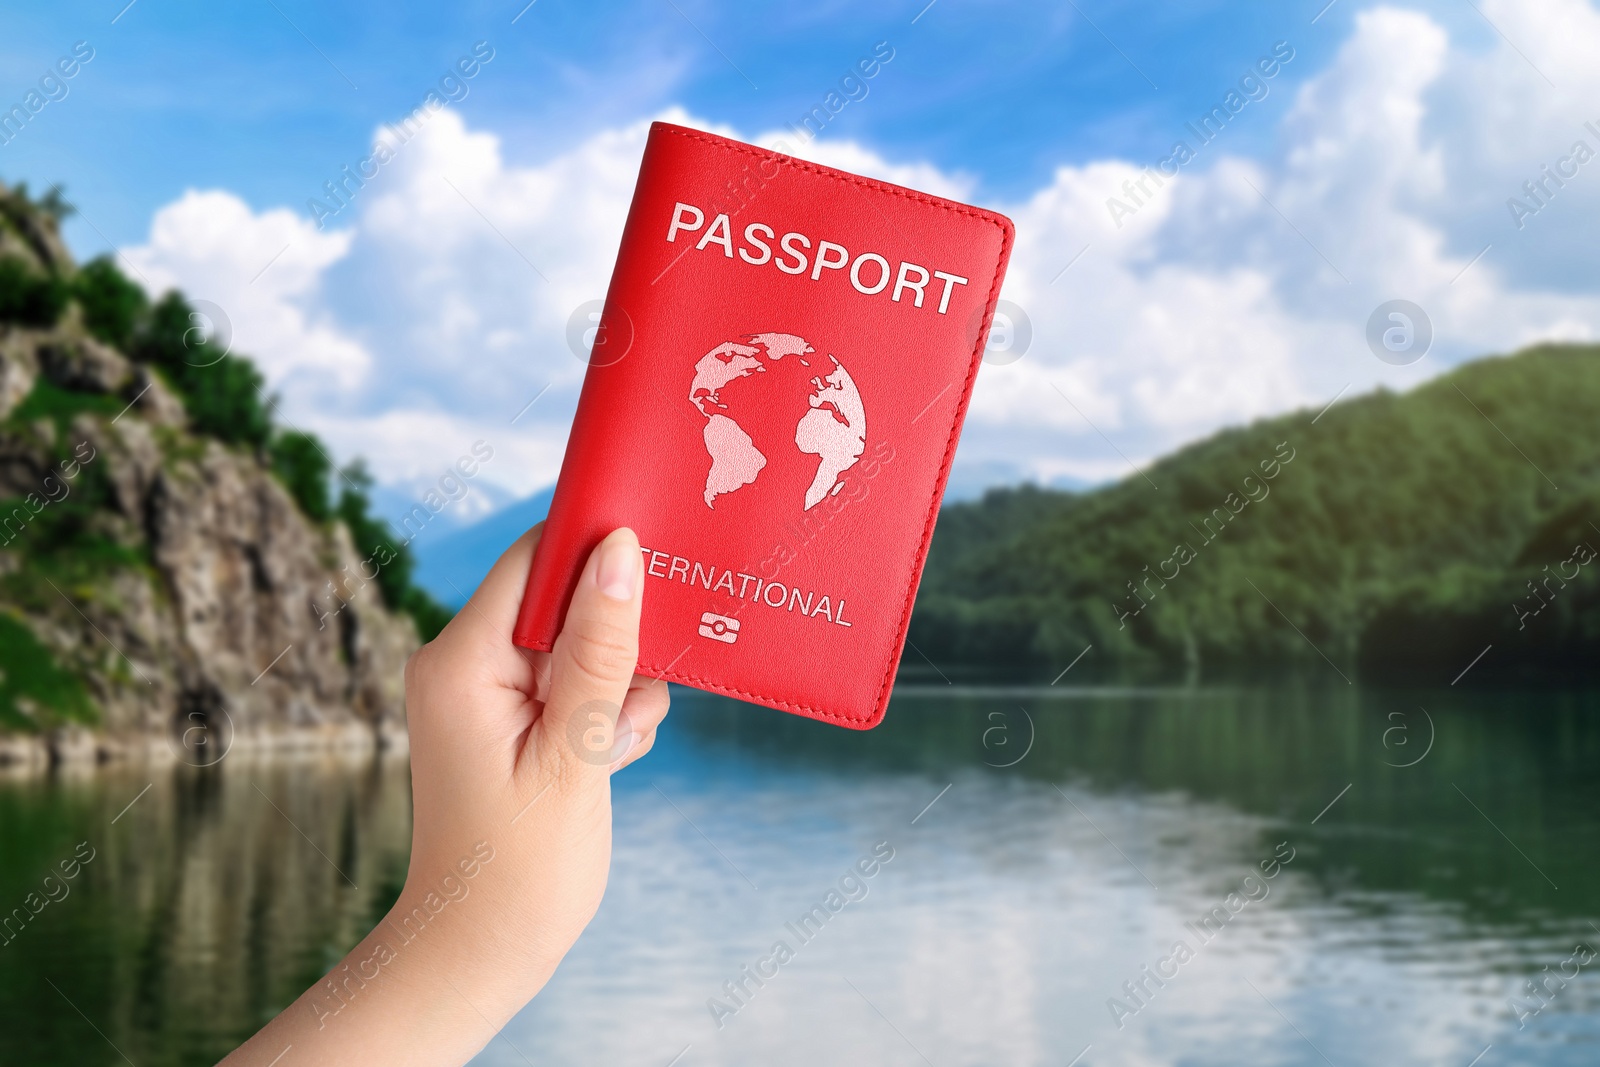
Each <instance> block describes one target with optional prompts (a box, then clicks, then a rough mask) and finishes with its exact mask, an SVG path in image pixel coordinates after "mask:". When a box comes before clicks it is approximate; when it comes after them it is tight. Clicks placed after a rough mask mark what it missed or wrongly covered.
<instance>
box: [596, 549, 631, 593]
mask: <svg viewBox="0 0 1600 1067" xmlns="http://www.w3.org/2000/svg"><path fill="white" fill-rule="evenodd" d="M629 540H630V539H629V538H624V537H611V538H607V539H606V540H605V542H604V543H602V544H601V546H600V567H599V573H598V574H597V575H596V579H597V580H598V581H599V583H600V592H602V593H604V594H605V595H606V596H608V597H610V598H611V599H612V600H632V599H633V594H634V590H635V589H636V588H638V584H639V550H638V549H637V548H634V547H633V546H632V545H631V544H629Z"/></svg>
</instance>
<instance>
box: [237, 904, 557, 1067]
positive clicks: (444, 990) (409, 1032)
mask: <svg viewBox="0 0 1600 1067" xmlns="http://www.w3.org/2000/svg"><path fill="white" fill-rule="evenodd" d="M487 896H489V894H485V893H478V894H468V895H467V896H466V897H465V898H463V899H460V900H455V901H452V900H449V899H448V898H445V897H442V896H440V895H439V894H438V893H437V892H436V891H434V890H432V889H426V888H420V889H415V890H413V889H411V888H410V887H409V886H408V888H407V890H406V891H405V892H404V893H402V894H401V897H400V900H399V901H398V902H396V904H395V906H394V908H393V909H392V910H391V911H390V912H389V914H388V915H386V916H385V917H384V919H383V921H381V922H380V923H379V924H378V925H377V926H376V927H375V928H374V929H373V930H372V932H371V933H369V934H368V935H367V936H366V937H365V938H363V939H362V941H361V943H360V944H358V945H357V946H356V947H355V948H354V949H352V950H351V951H350V954H349V955H347V956H345V958H344V959H343V960H341V961H340V963H339V964H338V965H337V966H335V967H334V968H333V969H332V970H330V971H329V972H328V974H327V975H326V976H325V977H324V978H323V979H322V980H321V981H319V982H317V983H316V984H315V985H313V986H312V987H311V988H310V989H308V990H306V991H305V992H304V993H303V994H301V996H300V997H299V998H298V999H297V1000H296V1001H295V1002H294V1003H293V1004H291V1005H290V1006H289V1007H288V1008H286V1009H285V1010H284V1011H283V1012H282V1013H280V1014H279V1015H278V1017H277V1018H276V1019H274V1020H273V1021H272V1022H271V1023H269V1024H268V1025H267V1026H266V1027H265V1028H264V1029H262V1030H261V1032H260V1033H258V1034H256V1036H255V1037H254V1038H252V1039H251V1040H250V1041H249V1042H247V1043H246V1044H245V1045H243V1046H241V1047H240V1048H239V1049H237V1050H236V1051H235V1052H234V1053H233V1054H232V1055H230V1056H229V1057H228V1058H227V1059H226V1060H224V1061H223V1062H224V1063H225V1064H227V1065H229V1067H244V1065H251V1067H265V1065H267V1064H272V1063H274V1061H275V1059H276V1058H277V1057H278V1056H280V1055H282V1054H283V1052H284V1051H285V1050H286V1049H288V1048H290V1047H291V1046H292V1047H293V1053H292V1056H288V1057H284V1059H283V1061H282V1063H283V1064H285V1065H287V1064H288V1063H290V1062H293V1063H294V1064H323V1063H327V1064H334V1063H338V1064H350V1063H385V1064H417V1065H427V1067H441V1065H446V1064H461V1063H465V1062H467V1061H468V1060H469V1059H471V1058H472V1056H473V1055H474V1054H475V1053H477V1052H478V1050H479V1049H481V1048H482V1047H483V1046H484V1045H485V1044H487V1043H488V1041H489V1040H490V1039H491V1038H492V1037H493V1036H494V1035H495V1034H496V1033H497V1032H498V1031H499V1029H500V1027H502V1026H503V1025H505V1023H506V1022H507V1021H508V1020H509V1019H510V1018H511V1016H512V1015H514V1014H516V1012H517V1010H518V1009H520V1008H521V1007H522V1006H523V1004H525V1003H526V1002H527V1000H528V999H529V998H531V997H532V996H533V995H534V994H535V993H537V992H538V990H539V989H540V988H542V987H543V985H544V983H545V982H546V981H548V979H549V976H550V974H551V973H552V972H553V971H554V969H555V965H556V962H558V961H559V956H556V958H555V959H550V960H548V961H541V960H534V961H530V960H529V959H528V957H527V954H526V949H525V948H519V950H518V951H517V952H515V953H514V954H512V953H508V952H507V951H506V946H504V945H496V944H493V943H490V942H487V941H486V940H485V938H484V934H483V931H485V930H487V929H490V926H489V925H488V924H486V923H483V922H481V921H480V920H479V917H478V916H477V915H475V914H474V913H475V912H476V911H478V910H479V907H480V906H481V904H483V903H488V901H487V899H486V898H487ZM441 903H442V905H443V906H442V907H441V906H440V905H441ZM432 909H437V910H432Z"/></svg>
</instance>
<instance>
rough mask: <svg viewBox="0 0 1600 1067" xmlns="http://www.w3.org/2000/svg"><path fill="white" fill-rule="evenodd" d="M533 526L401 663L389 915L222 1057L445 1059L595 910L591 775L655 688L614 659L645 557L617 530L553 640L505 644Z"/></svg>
mask: <svg viewBox="0 0 1600 1067" xmlns="http://www.w3.org/2000/svg"><path fill="white" fill-rule="evenodd" d="M539 533H540V528H539V527H537V526H536V527H534V528H533V529H532V530H530V531H529V532H528V533H527V534H525V535H524V536H523V537H522V538H521V539H520V540H518V541H517V543H516V544H514V545H513V546H512V547H511V548H510V549H509V550H508V551H507V552H506V554H505V555H504V556H502V557H501V558H500V561H499V562H498V563H496V564H495V567H494V569H493V570H492V571H491V572H490V574H489V577H488V578H486V579H485V580H484V582H483V584H482V585H481V586H480V587H479V588H478V591H477V592H476V593H475V594H474V595H473V597H472V600H471V601H469V602H468V604H467V606H466V607H464V608H462V609H461V611H460V612H459V613H457V615H456V617H455V619H454V620H452V621H451V623H450V625H449V626H447V627H446V628H445V630H444V632H443V633H441V634H440V635H439V637H438V638H437V639H436V640H434V641H433V642H431V643H429V644H428V645H426V646H425V647H423V648H422V649H421V650H419V651H418V652H417V653H416V654H415V655H413V656H412V658H411V661H410V662H409V663H408V664H407V665H406V716H407V720H408V724H409V729H410V735H411V775H412V804H413V809H414V817H413V830H412V845H411V864H410V869H409V871H408V873H407V876H406V885H405V889H404V890H403V891H402V892H401V894H400V898H399V900H398V902H397V903H396V904H395V906H394V908H393V909H392V910H391V911H390V913H389V915H388V917H387V918H386V919H385V920H384V921H383V922H382V923H380V924H379V925H378V927H377V929H375V930H374V931H373V932H372V933H371V934H369V935H368V936H367V938H366V939H364V940H363V941H362V943H361V944H360V945H358V946H357V947H356V949H355V950H354V951H352V952H351V953H350V955H349V956H348V957H346V959H345V961H344V963H343V964H342V965H341V966H339V967H335V968H334V969H333V970H332V971H330V972H329V974H328V976H327V978H325V979H324V980H323V981H322V982H320V983H318V985H316V986H314V987H312V989H310V990H308V991H307V992H306V993H305V994H304V995H303V996H302V997H301V998H300V999H299V1000H298V1001H296V1003H295V1004H294V1005H292V1006H290V1008H288V1009H287V1010H286V1011H284V1012H283V1014H281V1015H280V1016H279V1017H278V1018H277V1019H275V1020H274V1021H273V1022H272V1023H271V1024H269V1025H268V1027H267V1028H266V1029H264V1030H263V1031H262V1032H261V1033H260V1034H257V1035H256V1037H254V1038H252V1039H251V1041H250V1042H248V1043H247V1044H246V1045H245V1046H243V1047H241V1048H240V1049H239V1050H237V1051H236V1052H235V1053H234V1054H233V1056H232V1057H230V1058H229V1061H228V1062H233V1063H254V1062H260V1063H263V1064H265V1063H268V1062H271V1060H272V1057H273V1056H276V1055H278V1054H279V1053H280V1052H281V1051H282V1050H283V1049H284V1046H285V1045H286V1044H291V1043H292V1044H293V1046H294V1047H295V1048H296V1050H297V1051H296V1056H295V1061H296V1062H297V1063H321V1062H328V1063H332V1062H335V1061H340V1062H351V1061H354V1062H373V1063H379V1062H381V1063H416V1064H430V1065H431V1064H456V1063H464V1062H465V1061H466V1060H467V1059H469V1058H470V1057H471V1056H472V1054H473V1053H474V1052H476V1051H477V1050H478V1049H479V1048H481V1047H482V1046H483V1045H484V1044H485V1043H486V1042H487V1041H488V1040H489V1039H490V1038H491V1037H492V1036H493V1035H494V1034H495V1033H496V1032H498V1030H499V1029H500V1027H501V1026H503V1025H504V1024H505V1022H506V1021H507V1020H508V1019H510V1017H511V1016H512V1015H513V1014H515V1013H516V1011H517V1010H518V1009H519V1008H521V1007H522V1006H523V1005H524V1004H525V1003H527V1001H528V1000H529V999H530V998H531V997H532V996H533V995H534V994H535V993H537V992H538V991H539V989H540V988H542V987H543V985H544V983H545V982H546V981H548V979H549V977H550V975H551V973H552V972H553V971H554V970H555V967H556V965H557V964H558V963H559V962H560V961H561V958H562V957H563V956H565V955H566V952H567V950H568V949H570V948H571V947H572V944H573V942H574V941H576V940H577V937H578V935H579V933H581V932H582V930H583V928H584V927H585V926H586V925H587V924H588V922H589V920H590V919H591V918H592V917H593V916H594V913H595V909H596V908H598V907H599V905H600V898H601V895H602V893H603V892H604V890H605V883H606V875H607V871H608V869H609V866H610V860H611V790H610V776H611V774H612V773H614V772H615V771H617V770H618V769H620V768H622V767H624V766H627V765H628V764H629V763H631V762H633V761H634V760H636V759H638V758H639V757H640V756H642V755H644V754H645V753H646V752H648V751H649V749H650V747H651V745H652V744H653V743H654V741H655V734H656V728H657V727H658V726H659V725H660V723H661V721H662V719H663V718H664V717H665V715H666V713H667V687H666V683H664V682H660V681H657V680H653V679H649V678H643V677H640V676H638V675H635V674H634V673H633V670H634V666H635V664H636V661H637V658H638V633H639V609H640V600H641V595H642V591H643V583H644V568H643V563H642V560H641V558H640V552H639V542H638V539H637V538H636V537H635V536H634V535H633V532H632V531H630V530H626V529H622V530H617V531H615V532H613V533H612V534H611V535H610V536H609V537H607V538H606V539H605V540H604V541H602V542H601V544H600V545H599V546H598V547H597V548H596V549H595V551H594V553H593V554H591V556H590V558H589V560H588V563H587V564H586V565H585V567H584V570H583V573H582V575H581V576H580V578H579V580H578V585H577V589H576V591H575V592H574V593H573V597H572V603H571V605H570V606H569V607H568V610H567V617H566V622H565V625H564V627H563V629H562V633H561V636H560V637H559V638H558V639H557V640H556V644H555V650H554V652H553V653H537V652H529V651H527V650H525V649H520V648H517V647H516V646H514V645H512V644H511V637H510V635H511V630H512V627H513V626H514V624H515V621H516V615H517V610H518V606H519V604H520V602H521V599H522V592H523V588H524V586H525V585H526V582H527V576H528V568H529V565H530V563H531V560H532V557H533V549H534V546H535V545H536V544H537V543H538V539H539Z"/></svg>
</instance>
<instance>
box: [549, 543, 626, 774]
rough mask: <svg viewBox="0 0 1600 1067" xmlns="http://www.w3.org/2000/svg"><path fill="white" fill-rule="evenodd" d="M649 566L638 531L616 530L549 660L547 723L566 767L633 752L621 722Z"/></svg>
mask: <svg viewBox="0 0 1600 1067" xmlns="http://www.w3.org/2000/svg"><path fill="white" fill-rule="evenodd" d="M643 586H644V563H643V561H642V560H641V559H640V558H639V539H638V537H636V536H635V535H634V533H633V531H632V530H629V529H627V528H625V527H624V528H623V529H620V530H614V531H612V533H611V534H610V535H609V536H608V537H606V539H605V540H603V541H601V542H600V544H599V545H597V546H596V547H595V550H594V551H593V552H592V553H590V554H589V560H588V562H587V563H586V564H585V565H584V568H583V573H582V574H581V575H580V576H579V578H578V585H577V588H576V589H574V590H573V593H572V603H571V604H570V605H569V606H568V607H567V618H566V622H565V624H564V625H563V626H562V629H561V636H559V637H557V638H556V642H555V647H554V649H553V651H552V652H551V657H550V695H549V697H548V698H547V699H546V701H545V706H544V714H543V715H542V716H541V719H540V722H541V725H542V728H543V730H544V737H545V741H546V743H547V745H548V747H549V748H551V749H554V750H555V751H556V752H557V753H558V758H559V759H561V760H562V761H563V762H564V763H570V762H577V763H579V764H588V765H589V766H593V767H601V768H604V767H609V766H610V765H611V764H612V763H614V762H615V761H616V760H617V759H620V758H621V757H622V756H624V755H626V754H627V749H628V747H629V745H631V743H632V740H633V739H632V738H631V737H617V736H616V726H617V720H618V717H619V716H620V714H621V712H622V701H623V698H624V697H625V696H627V694H628V685H629V683H630V682H631V681H632V679H633V669H634V667H635V665H636V664H637V662H638V659H639V605H640V601H641V598H642V593H643Z"/></svg>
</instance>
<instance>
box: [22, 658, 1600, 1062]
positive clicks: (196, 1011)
mask: <svg viewBox="0 0 1600 1067" xmlns="http://www.w3.org/2000/svg"><path fill="white" fill-rule="evenodd" d="M673 700H674V707H673V713H672V716H671V717H670V718H669V719H668V721H667V725H666V727H665V728H664V730H663V734H662V736H661V739H660V741H659V742H658V744H657V746H656V748H655V750H654V751H653V752H652V753H651V754H650V756H649V757H647V758H646V759H645V760H644V761H643V762H642V763H641V764H639V765H636V766H635V767H632V768H630V769H629V770H627V771H625V772H623V773H622V774H620V775H618V776H617V778H616V779H615V780H614V789H615V810H616V849H615V861H614V866H613V870H612V875H611V882H610V887H609V889H608V890H607V894H606V898H605V902H604V904H603V905H602V907H601V909H600V913H599V916H598V917H597V918H596V920H595V922H594V924H593V925H592V926H591V928H590V929H589V930H588V932H587V933H586V934H585V935H584V937H583V938H582V939H581V940H580V941H579V943H578V945H577V947H576V949H574V951H573V952H572V954H571V955H570V956H569V957H568V959H567V960H566V962H565V963H564V964H563V965H562V967H561V969H560V971H559V972H558V973H557V975H556V977H555V979H554V980H553V981H552V982H551V983H550V985H549V986H548V987H547V988H546V989H545V990H544V992H543V993H542V994H541V995H540V996H539V998H538V999H537V1000H536V1001H535V1002H534V1003H533V1004H531V1005H529V1007H528V1008H526V1009H525V1010H524V1011H523V1012H522V1013H521V1014H520V1015H519V1016H518V1017H517V1018H516V1019H514V1020H513V1021H512V1022H511V1024H510V1025H509V1026H507V1027H506V1029H505V1031H504V1033H503V1034H502V1035H501V1036H500V1037H498V1038H496V1039H495V1040H494V1041H493V1042H491V1044H490V1045H489V1046H488V1047H487V1048H486V1049H485V1050H484V1052H483V1053H482V1055H481V1056H480V1057H479V1058H478V1060H477V1061H475V1062H477V1063H480V1064H492V1065H497V1067H498V1065H505V1067H510V1065H521V1064H527V1063H535V1064H539V1065H541V1067H543V1065H547V1064H548V1065H558V1064H601V1063H603V1064H638V1065H642V1067H668V1065H669V1064H672V1065H673V1067H691V1065H696V1064H755V1063H759V1064H774V1065H786V1064H808V1065H809V1064H818V1063H835V1062H870V1063H876V1064H907V1065H916V1064H931V1065H934V1067H957V1065H975V1064H1008V1065H1011V1064H1015V1065H1031V1064H1039V1065H1045V1064H1049V1065H1055V1067H1066V1065H1068V1064H1077V1065H1079V1067H1090V1065H1126V1067H1135V1065H1139V1067H1147V1065H1157V1064H1171V1065H1180V1064H1181V1065H1184V1067H1202V1065H1218V1067H1221V1065H1230V1067H1231V1065H1234V1064H1239V1063H1250V1064H1255V1065H1329V1064H1332V1065H1336V1067H1345V1065H1355V1064H1390V1063H1429V1064H1447V1065H1456V1067H1468V1065H1469V1064H1473V1063H1476V1064H1477V1067H1503V1065H1508V1064H1530V1065H1531V1064H1537V1065H1557V1064H1560V1065H1565V1064H1574V1065H1576V1064H1593V1063H1595V1062H1597V1061H1600V1012H1597V1010H1596V1009H1597V1008H1600V981H1597V977H1596V974H1597V972H1600V955H1596V953H1597V952H1600V925H1597V924H1600V900H1597V898H1596V891H1595V874H1596V873H1597V869H1600V859H1597V856H1600V850H1597V848H1596V846H1597V845H1600V826H1597V824H1596V812H1597V811H1600V804H1597V801H1600V796H1597V794H1600V775H1597V774H1596V773H1595V768H1596V765H1597V764H1596V760H1597V758H1600V693H1597V692H1594V691H1573V690H1562V691H1510V690H1501V691H1458V690H1454V689H1446V690H1430V691H1393V690H1381V691H1379V690H1370V689H1361V688H1359V687H1350V686H1344V685H1339V686H1336V687H1334V688H1321V687H1318V686H1313V685H1309V684H1288V683H1286V684H1282V685H1276V686H1272V687H1267V688H1238V689H1228V688H1201V689H1179V688H1173V689H1163V688H1150V689H1126V688H1103V689H1095V688H1088V689H1084V688H1079V689H1067V688H1064V687H1061V686H1057V687H1054V688H1052V687H1049V686H1043V685H1041V686H1037V687H1018V686H1006V685H1001V684H992V683H984V682H981V681H979V682H961V681H958V682H957V683H956V684H945V683H944V682H943V681H942V680H940V679H938V678H932V679H929V680H926V681H924V682H920V683H917V684H902V685H901V686H900V687H899V688H898V689H897V690H896V694H895V698H894V701H893V703H892V705H891V707H890V710H889V715H888V718H887V720H886V721H885V724H884V725H883V726H882V727H881V728H879V729H878V730H876V731H873V732H871V733H867V734H858V733H852V732H847V731H843V730H839V729H836V728H834V727H831V726H826V725H822V724H818V723H812V722H807V721H803V720H799V719H795V718H792V717H789V716H785V715H780V714H778V713H776V712H770V711H767V710H765V709H760V708H753V707H749V706H746V705H740V704H736V703H734V702H731V701H726V700H722V699H719V698H714V697H710V696H707V695H705V694H701V693H698V692H695V691H693V690H685V689H675V690H674V696H673ZM147 787H148V788H147ZM130 805H131V806H130ZM409 834H410V815H409V793H408V772H407V768H406V764H405V761H404V760H403V759H399V760H396V759H388V760H379V761H371V760H364V761H355V762H350V761H342V760H339V759H335V758H331V757H330V758H326V759H300V760H295V761H291V762H277V763H267V762H259V761H257V762H252V761H249V760H246V759H243V758H229V759H228V760H225V761H223V763H222V764H221V765H219V766H218V767H215V768H210V769H206V770H200V769H196V768H191V767H185V766H178V767H174V768H166V769H162V770H160V771H159V772H154V773H152V772H148V771H141V770H139V769H136V768H111V769H104V770H101V771H99V772H94V773H88V774H77V775H63V776H56V777H53V778H45V779H38V778H35V779H15V780H0V910H5V911H9V909H12V908H14V907H21V906H23V901H24V899H25V898H26V897H27V896H28V894H29V893H30V892H33V891H35V890H37V889H38V888H39V887H40V886H41V884H42V880H43V879H44V877H45V876H46V875H47V874H49V873H51V871H52V870H56V869H58V868H60V867H61V865H62V864H63V863H65V864H67V869H71V870H74V871H75V877H73V878H72V879H71V880H70V881H66V882H64V883H61V884H63V885H64V886H65V887H66V889H67V895H65V896H64V897H62V898H61V899H59V900H57V901H53V902H52V903H50V904H49V905H47V906H46V907H45V908H44V909H43V911H42V912H40V914H39V915H38V917H37V918H35V919H34V920H33V921H32V922H30V923H29V924H28V925H27V926H25V927H23V928H22V929H21V930H20V931H16V932H15V936H14V938H13V939H11V940H10V941H8V942H6V943H5V944H4V945H3V947H0V1062H3V1063H5V1064H13V1063H16V1064H57V1063H59V1064H74V1065H76V1064H121V1063H132V1064H135V1065H137V1067H153V1065H165V1064H207V1063H211V1062H214V1061H215V1060H216V1059H217V1058H219V1057H220V1056H221V1055H223V1054H224V1053H225V1052H226V1051H227V1050H228V1049H230V1048H231V1047H232V1046H233V1045H234V1044H235V1043H237V1042H238V1041H239V1040H240V1039H242V1038H243V1037H244V1036H245V1035H247V1034H248V1033H250V1032H252V1031H253V1030H254V1029H255V1028H256V1027H257V1026H258V1025H260V1024H261V1023H263V1022H265V1021H266V1020H267V1019H269V1018H271V1017H272V1016H273V1014H275V1013H276V1012H277V1011H279V1010H280V1009H281V1008H282V1007H283V1006H284V1005H285V1004H286V1003H287V1002H288V1001H290V1000H291V999H292V998H293V997H294V996H295V995H296V994H297V993H298V992H299V991H300V990H302V989H303V988H304V987H305V986H306V985H308V984H309V983H311V982H312V981H314V980H315V979H316V978H317V977H318V976H319V975H320V974H321V973H322V972H323V971H324V970H325V969H326V968H327V967H329V966H331V965H332V964H333V963H334V962H335V961H336V960H338V959H339V958H340V957H341V956H342V955H343V953H344V952H345V951H346V950H348V949H349V947H350V946H352V945H353V944H354V943H355V942H356V941H357V940H359V938H360V937H361V936H362V934H363V933H364V932H365V931H366V930H367V929H368V928H369V926H370V925H371V924H372V923H373V922H374V921H375V919H376V918H377V917H378V916H380V915H381V914H382V913H383V912H384V911H385V910H386V908H387V907H388V905H389V903H390V902H391V901H392V900H393V899H394V898H395V896H396V895H397V893H398V892H399V888H400V885H401V882H402V880H403V878H404V874H405V869H406V857H407V851H408V846H409ZM80 843H86V844H82V845H80ZM862 871H870V872H871V874H870V876H865V875H863V874H862V873H861V872H862ZM341 872H342V873H341ZM346 876H348V877H346ZM830 892H831V893H834V894H836V895H834V896H833V897H831V898H830V896H829V894H830ZM778 942H783V943H784V945H785V946H786V948H787V951H785V952H782V953H778V952H777V951H775V948H776V945H777V943H778ZM1180 942H1181V943H1182V946H1183V947H1182V948H1179V943H1180ZM751 975H755V976H756V977H751ZM762 975H765V976H766V977H761V976H762ZM1535 980H1538V981H1540V982H1541V983H1542V985H1541V986H1539V987H1534V986H1532V985H1530V983H1532V982H1534V981H1535ZM1536 988H1537V995H1536V993H1535V989H1536ZM675 1057H676V1058H675ZM1475 1057H1481V1058H1479V1059H1477V1060H1476V1061H1475ZM282 1067H292V1064H291V1062H290V1061H287V1060H286V1061H285V1062H284V1064H283V1065H282Z"/></svg>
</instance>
